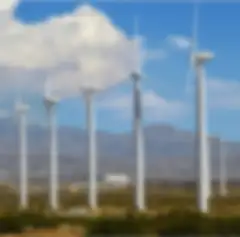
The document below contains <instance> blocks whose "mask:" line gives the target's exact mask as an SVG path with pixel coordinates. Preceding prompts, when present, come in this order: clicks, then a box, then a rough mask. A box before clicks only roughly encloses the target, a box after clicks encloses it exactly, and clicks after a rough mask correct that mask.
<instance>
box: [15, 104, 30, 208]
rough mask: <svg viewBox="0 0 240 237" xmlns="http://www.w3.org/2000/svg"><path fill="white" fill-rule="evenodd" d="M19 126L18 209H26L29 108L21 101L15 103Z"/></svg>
mask: <svg viewBox="0 0 240 237" xmlns="http://www.w3.org/2000/svg"><path fill="white" fill-rule="evenodd" d="M15 109H16V112H17V115H18V126H19V149H20V150H19V152H20V179H19V180H20V209H27V208H28V204H29V203H28V202H29V200H28V158H27V156H28V155H27V149H28V148H27V116H26V115H27V111H28V109H29V107H28V106H27V105H26V104H24V103H23V102H22V101H21V100H19V101H17V103H16V108H15Z"/></svg>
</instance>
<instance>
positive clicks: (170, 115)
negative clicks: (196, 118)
mask: <svg viewBox="0 0 240 237" xmlns="http://www.w3.org/2000/svg"><path fill="white" fill-rule="evenodd" d="M142 99H143V110H144V118H145V119H146V120H148V121H168V120H172V119H174V120H175V119H178V118H181V117H183V116H185V115H186V113H187V105H185V104H184V103H183V102H181V101H174V100H167V99H165V98H163V97H161V96H159V95H158V94H157V93H156V92H154V91H152V90H147V91H144V92H143V97H142ZM100 108H101V109H105V110H111V111H113V112H117V113H119V114H120V115H121V114H122V115H124V116H126V118H129V117H130V116H131V114H132V113H131V112H132V95H131V94H124V95H118V96H115V97H114V96H113V97H111V98H108V97H106V98H105V99H104V100H102V101H101V102H100Z"/></svg>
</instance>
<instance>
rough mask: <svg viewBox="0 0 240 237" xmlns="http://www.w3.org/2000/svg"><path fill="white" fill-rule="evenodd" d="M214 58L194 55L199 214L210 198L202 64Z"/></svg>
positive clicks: (199, 54)
mask: <svg viewBox="0 0 240 237" xmlns="http://www.w3.org/2000/svg"><path fill="white" fill-rule="evenodd" d="M213 58H214V55H213V53H211V52H198V53H195V54H194V63H195V70H196V110H197V111H196V124H197V153H198V162H199V163H198V165H199V181H198V182H199V183H198V207H199V209H200V211H201V212H206V213H207V212H208V201H209V197H210V177H209V173H210V170H209V165H210V164H209V152H208V136H207V121H206V107H205V106H206V101H205V94H206V93H205V87H206V86H205V75H204V64H205V63H206V62H208V61H210V60H212V59H213Z"/></svg>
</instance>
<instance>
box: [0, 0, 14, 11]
mask: <svg viewBox="0 0 240 237" xmlns="http://www.w3.org/2000/svg"><path fill="white" fill-rule="evenodd" d="M17 3H18V0H1V1H0V11H12V10H13V9H14V8H15V6H16V5H17Z"/></svg>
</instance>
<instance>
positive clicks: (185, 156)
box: [0, 119, 240, 182]
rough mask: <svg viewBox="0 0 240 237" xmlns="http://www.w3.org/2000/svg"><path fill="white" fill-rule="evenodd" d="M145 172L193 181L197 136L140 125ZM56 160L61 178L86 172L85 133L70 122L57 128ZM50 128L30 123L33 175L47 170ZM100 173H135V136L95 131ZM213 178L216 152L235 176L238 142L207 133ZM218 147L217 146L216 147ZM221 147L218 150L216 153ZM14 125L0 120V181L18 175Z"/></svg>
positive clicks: (71, 178)
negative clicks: (144, 156)
mask: <svg viewBox="0 0 240 237" xmlns="http://www.w3.org/2000/svg"><path fill="white" fill-rule="evenodd" d="M144 135H145V151H146V175H147V178H149V179H164V180H168V179H169V180H192V179H193V178H194V177H195V169H194V167H195V166H194V163H195V161H196V155H195V152H194V147H195V145H194V144H195V136H194V134H193V133H192V132H189V131H183V130H180V129H177V128H174V127H172V126H170V125H165V124H164V125H163V124H156V125H151V126H146V127H145V128H144ZM58 137H59V144H58V145H59V159H60V175H61V180H62V182H69V181H71V182H72V181H76V180H84V179H86V178H87V175H88V159H87V134H86V131H85V130H82V129H80V128H74V127H59V130H58ZM48 139H49V138H48V130H47V128H46V127H42V126H37V125H30V126H29V127H28V147H29V175H30V177H31V179H32V180H38V179H46V178H47V177H48V172H49V154H48V151H49V147H48V141H49V140H48ZM97 141H98V143H97V144H98V168H99V175H100V176H101V175H104V174H105V173H127V174H129V175H130V176H131V177H134V176H135V157H134V140H133V135H132V133H131V132H129V133H118V134H116V133H109V132H105V131H98V132H97ZM209 147H210V149H209V150H210V158H211V168H212V171H213V175H212V177H213V178H214V179H217V178H218V174H219V172H218V170H219V155H220V153H221V154H222V155H225V156H226V159H227V173H228V177H229V178H231V179H239V178H240V172H239V165H240V160H239V157H240V143H238V142H228V141H226V142H224V143H221V146H220V142H219V138H217V137H209ZM220 148H221V149H220ZM220 151H221V152H220ZM18 160H19V159H18V130H17V126H16V124H14V123H13V122H12V121H10V120H7V119H6V120H4V119H1V121H0V180H2V181H3V182H12V181H13V180H17V178H18V166H19V164H18Z"/></svg>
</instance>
